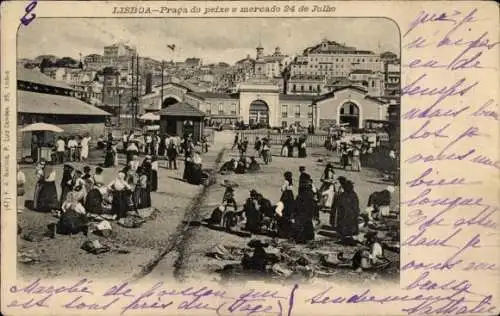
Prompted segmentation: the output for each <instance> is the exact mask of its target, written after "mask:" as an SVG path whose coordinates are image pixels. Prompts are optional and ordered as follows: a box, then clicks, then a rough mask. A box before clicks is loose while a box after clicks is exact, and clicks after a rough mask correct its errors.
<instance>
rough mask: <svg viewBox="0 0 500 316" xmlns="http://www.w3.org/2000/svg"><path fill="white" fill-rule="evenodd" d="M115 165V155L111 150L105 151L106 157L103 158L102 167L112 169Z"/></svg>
mask: <svg viewBox="0 0 500 316" xmlns="http://www.w3.org/2000/svg"><path fill="white" fill-rule="evenodd" d="M114 165H115V153H114V152H113V151H111V150H108V151H106V156H105V157H104V167H106V168H109V167H114Z"/></svg>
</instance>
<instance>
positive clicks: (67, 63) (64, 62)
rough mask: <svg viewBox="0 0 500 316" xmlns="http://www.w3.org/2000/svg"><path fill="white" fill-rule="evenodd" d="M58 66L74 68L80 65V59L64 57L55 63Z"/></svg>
mask: <svg viewBox="0 0 500 316" xmlns="http://www.w3.org/2000/svg"><path fill="white" fill-rule="evenodd" d="M55 66H56V67H63V68H73V67H77V66H78V61H77V60H75V59H73V58H71V57H63V58H61V59H58V60H57V61H56V63H55Z"/></svg>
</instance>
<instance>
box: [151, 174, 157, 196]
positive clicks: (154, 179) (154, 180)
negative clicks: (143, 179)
mask: <svg viewBox="0 0 500 316" xmlns="http://www.w3.org/2000/svg"><path fill="white" fill-rule="evenodd" d="M156 190H158V171H156V170H152V171H151V192H156Z"/></svg>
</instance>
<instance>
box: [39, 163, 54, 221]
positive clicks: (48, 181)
mask: <svg viewBox="0 0 500 316" xmlns="http://www.w3.org/2000/svg"><path fill="white" fill-rule="evenodd" d="M55 180H56V172H55V171H54V170H53V169H52V167H51V166H47V165H46V166H45V167H44V169H43V177H42V178H41V179H40V182H39V185H40V191H39V192H38V201H37V203H36V206H37V207H36V210H37V211H39V212H50V211H52V210H57V209H59V207H60V205H59V200H58V199H57V189H56V183H55Z"/></svg>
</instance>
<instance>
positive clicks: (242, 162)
mask: <svg viewBox="0 0 500 316" xmlns="http://www.w3.org/2000/svg"><path fill="white" fill-rule="evenodd" d="M246 171H247V160H246V158H245V156H241V158H240V159H239V160H238V164H237V166H236V169H235V170H234V173H236V174H243V173H246Z"/></svg>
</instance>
